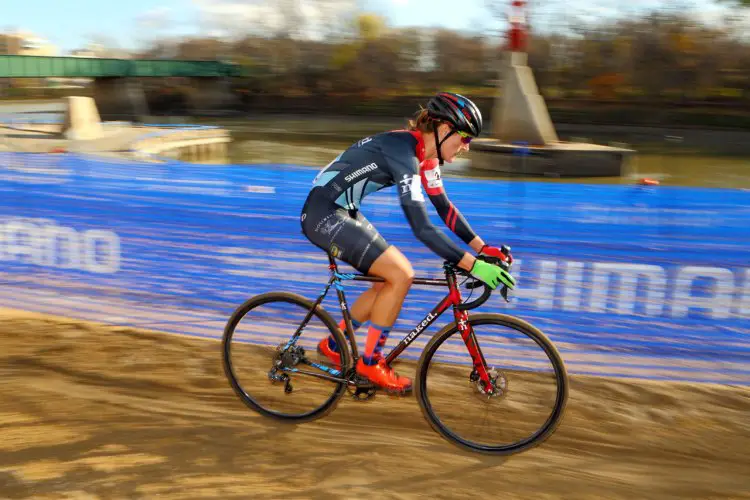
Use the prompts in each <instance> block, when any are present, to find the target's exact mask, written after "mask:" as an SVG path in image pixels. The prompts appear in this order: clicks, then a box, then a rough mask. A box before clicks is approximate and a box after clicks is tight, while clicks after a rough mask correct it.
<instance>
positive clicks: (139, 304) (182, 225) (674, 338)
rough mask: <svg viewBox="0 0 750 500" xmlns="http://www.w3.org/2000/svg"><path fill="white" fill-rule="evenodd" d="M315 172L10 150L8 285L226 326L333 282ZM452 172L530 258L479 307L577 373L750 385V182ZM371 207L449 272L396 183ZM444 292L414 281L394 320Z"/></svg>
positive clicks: (425, 265)
mask: <svg viewBox="0 0 750 500" xmlns="http://www.w3.org/2000/svg"><path fill="white" fill-rule="evenodd" d="M316 173H317V169H313V168H305V167H297V166H290V165H244V166H240V165H229V166H226V165H220V166H202V165H192V164H186V163H180V162H167V163H164V164H153V163H139V162H131V161H125V160H116V161H115V160H104V159H102V158H94V157H86V156H76V155H69V154H64V155H29V154H21V153H7V154H0V284H2V290H3V291H2V292H0V300H2V303H4V304H5V305H6V306H8V307H19V308H24V309H32V310H39V311H44V312H53V313H56V314H63V315H66V316H72V317H82V318H87V319H96V320H103V321H108V322H111V323H120V324H129V325H135V326H142V327H152V328H155V329H159V330H166V331H174V332H179V333H186V334H192V335H202V336H207V337H219V336H220V335H221V330H222V327H223V322H224V321H225V320H226V317H227V316H228V314H229V313H230V312H231V310H232V309H233V308H234V307H236V306H237V305H238V304H239V303H241V302H242V301H243V300H245V299H246V298H248V297H250V296H252V295H254V294H256V293H262V292H266V291H271V290H290V291H295V292H297V293H300V294H302V295H305V296H307V297H310V298H313V297H315V296H317V294H318V293H319V292H320V290H321V289H322V286H323V284H324V283H325V281H326V279H327V270H326V257H325V255H324V254H323V252H321V251H320V250H318V249H317V248H315V247H313V246H312V245H311V244H310V243H309V242H307V240H306V239H305V238H304V236H303V235H302V234H301V232H300V225H299V211H300V209H301V206H302V203H303V201H304V198H305V196H306V193H307V191H308V190H309V188H310V185H311V181H312V179H313V177H314V176H315V174H316ZM446 187H447V190H448V193H449V195H450V197H451V200H452V201H453V202H454V204H455V205H456V206H458V207H459V208H460V209H461V211H462V212H463V213H464V214H465V215H466V217H467V219H468V220H469V222H470V223H471V225H472V226H473V228H474V229H475V230H476V231H477V233H478V234H480V235H481V236H482V237H483V238H484V239H485V240H487V241H488V242H491V243H497V244H500V243H504V244H509V245H510V246H511V247H512V248H513V253H514V255H515V256H516V257H517V260H516V265H515V266H514V274H515V275H516V276H517V279H518V283H519V286H518V290H517V293H516V295H515V298H514V300H513V302H511V304H505V303H504V302H503V301H502V299H501V298H500V297H499V296H498V297H494V296H493V299H492V301H491V303H490V304H488V305H487V306H485V307H484V308H483V310H487V311H490V310H494V311H497V312H507V313H510V314H515V315H518V316H520V317H522V318H524V319H526V320H528V321H530V322H531V323H533V324H535V325H537V326H538V327H540V328H541V329H542V330H543V331H545V333H547V334H548V335H549V336H550V337H551V338H552V340H553V341H555V343H556V344H557V345H558V346H559V347H560V350H561V352H562V353H563V356H564V357H565V358H566V362H567V363H568V366H569V369H570V371H571V372H572V373H596V374H613V375H618V376H637V377H650V378H662V379H670V380H696V381H716V382H721V383H734V384H750V336H749V335H750V321H749V320H750V192H748V191H746V190H718V189H695V188H677V187H668V186H604V185H595V186H593V185H591V186H589V185H577V184H557V183H542V182H514V181H481V182H478V181H475V180H467V179H459V178H448V179H447V180H446ZM363 208H364V212H365V214H366V216H367V217H368V219H370V221H371V222H373V224H375V225H376V226H377V227H378V229H379V230H380V232H381V233H382V234H383V236H384V237H385V238H386V239H387V240H388V241H389V242H391V243H393V244H395V245H397V246H398V247H399V248H401V250H402V251H404V253H405V254H406V255H407V256H408V257H409V258H410V259H411V260H412V262H413V264H414V267H415V270H416V271H417V274H418V275H422V276H433V277H436V276H439V275H440V273H441V269H440V264H441V262H440V260H439V259H438V258H436V257H435V256H434V255H433V254H432V253H431V252H430V251H429V250H428V249H426V248H425V247H423V246H422V245H421V244H420V243H419V242H417V241H416V239H415V238H414V237H413V235H412V234H411V231H410V230H409V228H408V226H407V225H406V223H405V220H404V218H403V216H402V215H401V209H400V207H399V205H398V201H397V198H396V196H395V194H394V192H392V191H386V192H381V193H377V194H374V195H371V196H370V197H368V199H367V200H366V203H365V206H364V207H363ZM433 220H434V222H435V223H436V225H439V226H440V227H442V222H441V221H440V220H439V219H438V218H437V216H436V215H435V214H434V212H433ZM450 237H452V235H450ZM454 239H455V238H454ZM345 268H346V267H345ZM351 289H352V292H353V293H358V292H359V291H360V290H362V289H363V288H362V287H361V286H360V285H354V286H352V287H351ZM352 298H353V297H352ZM439 298H440V295H439V293H438V292H436V291H435V290H434V289H421V288H415V289H414V290H412V292H410V294H409V296H408V298H407V302H406V304H405V306H404V309H403V312H402V316H401V318H400V319H399V321H398V322H397V324H396V325H395V330H397V331H398V330H400V331H401V332H403V331H405V330H408V329H411V327H412V326H413V325H414V324H415V323H416V322H417V321H419V320H421V318H422V317H423V316H424V314H425V313H426V312H427V310H428V308H429V307H431V306H432V305H433V304H434V303H435V302H436V301H437V300H438V299H439ZM326 307H327V308H328V309H329V311H331V312H332V313H334V317H337V313H336V310H337V305H336V304H335V303H333V302H331V301H328V302H326ZM446 319H447V317H446ZM431 330H432V331H434V330H435V327H434V326H433V327H431ZM400 336H401V335H399V334H398V333H394V337H396V338H398V337H400ZM407 352H408V353H410V355H412V356H416V355H418V353H419V352H418V349H417V346H412V347H410V349H409V350H407Z"/></svg>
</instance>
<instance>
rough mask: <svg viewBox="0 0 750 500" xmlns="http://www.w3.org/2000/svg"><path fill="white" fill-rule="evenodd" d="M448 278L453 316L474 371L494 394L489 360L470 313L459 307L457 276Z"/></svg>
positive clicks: (459, 293) (459, 294) (451, 275)
mask: <svg viewBox="0 0 750 500" xmlns="http://www.w3.org/2000/svg"><path fill="white" fill-rule="evenodd" d="M447 278H448V286H449V287H450V300H451V302H452V303H453V316H454V318H455V319H456V325H458V331H459V332H460V333H461V338H462V339H463V340H464V344H466V349H467V350H468V351H469V355H470V356H471V360H472V363H473V365H474V373H476V374H477V375H478V377H479V380H480V381H481V382H482V384H483V385H484V387H485V389H486V390H487V392H488V394H492V392H493V391H494V387H493V386H492V384H493V381H492V379H491V377H490V374H489V368H488V367H487V361H486V360H485V359H484V354H482V349H481V347H479V342H477V336H476V334H475V333H474V329H473V328H472V327H471V324H470V323H469V313H468V312H466V311H464V310H461V309H459V307H458V306H459V305H460V304H461V292H460V291H459V289H458V285H457V283H456V276H455V274H453V273H448V276H447Z"/></svg>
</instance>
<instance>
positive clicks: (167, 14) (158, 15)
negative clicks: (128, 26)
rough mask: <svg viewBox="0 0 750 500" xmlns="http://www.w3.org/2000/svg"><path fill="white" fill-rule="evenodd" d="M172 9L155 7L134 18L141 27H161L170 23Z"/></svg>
mask: <svg viewBox="0 0 750 500" xmlns="http://www.w3.org/2000/svg"><path fill="white" fill-rule="evenodd" d="M171 17H172V9H170V8H169V7H157V8H155V9H151V10H148V11H146V12H144V13H143V14H141V15H139V16H138V17H137V18H136V22H137V23H138V25H139V26H141V27H142V28H162V27H166V26H169V25H170V24H171V21H172V19H171Z"/></svg>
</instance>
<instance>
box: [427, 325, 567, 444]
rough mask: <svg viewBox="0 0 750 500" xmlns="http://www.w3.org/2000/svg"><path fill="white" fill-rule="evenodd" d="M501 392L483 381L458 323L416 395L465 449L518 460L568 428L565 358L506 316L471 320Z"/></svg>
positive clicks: (445, 334) (433, 346)
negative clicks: (519, 455) (563, 425)
mask: <svg viewBox="0 0 750 500" xmlns="http://www.w3.org/2000/svg"><path fill="white" fill-rule="evenodd" d="M469 323H470V324H471V327H472V329H473V331H474V335H475V341H476V343H477V344H478V346H479V349H480V350H481V352H482V354H483V356H484V358H485V361H486V364H487V368H488V370H489V373H490V376H491V378H492V379H493V381H494V382H493V386H494V387H495V388H496V390H494V391H491V392H488V391H487V390H486V387H485V386H484V384H483V383H482V382H481V381H480V380H479V379H478V375H477V372H476V371H475V370H474V367H473V364H472V360H471V357H470V356H469V353H468V350H467V348H466V344H465V343H464V341H463V339H462V337H461V333H460V332H459V331H458V327H457V326H456V324H455V323H453V324H451V325H448V326H447V327H446V328H444V329H443V330H441V331H440V332H438V333H437V334H436V335H435V336H434V337H433V338H432V339H431V340H430V342H429V343H428V344H427V346H426V347H425V349H424V352H423V353H422V356H421V358H420V360H419V366H418V368H417V383H416V385H415V394H416V396H417V400H418V401H419V406H420V407H421V409H422V413H423V415H424V416H425V418H426V419H427V421H428V422H430V425H432V427H433V429H435V430H436V431H437V432H438V433H439V434H441V435H442V436H443V437H444V438H446V439H447V440H448V441H450V442H452V443H453V444H456V445H458V446H460V447H462V448H465V449H468V450H471V451H475V452H480V453H486V454H492V455H510V454H513V453H518V452H521V451H524V450H527V449H529V448H532V447H534V446H536V445H538V444H540V443H541V442H543V441H544V440H545V439H547V438H548V437H549V436H550V435H551V434H552V433H553V432H554V430H555V428H556V427H557V425H558V424H559V423H560V421H561V419H562V416H563V413H564V410H565V405H566V402H567V398H568V377H567V373H566V370H565V365H564V364H563V361H562V358H561V357H560V354H559V353H558V352H557V349H555V347H554V346H553V345H552V343H551V342H550V341H549V339H547V337H546V336H545V335H544V334H543V333H542V332H541V331H539V330H538V329H537V328H535V327H534V326H532V325H530V324H529V323H527V322H525V321H522V320H520V319H518V318H514V317H512V316H506V315H503V314H478V315H475V316H470V317H469Z"/></svg>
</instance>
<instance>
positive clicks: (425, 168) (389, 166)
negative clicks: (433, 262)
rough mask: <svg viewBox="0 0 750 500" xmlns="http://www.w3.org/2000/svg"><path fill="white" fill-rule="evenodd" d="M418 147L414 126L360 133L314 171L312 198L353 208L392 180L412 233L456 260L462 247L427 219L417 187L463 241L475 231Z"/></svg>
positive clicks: (421, 146) (420, 145) (436, 168)
mask: <svg viewBox="0 0 750 500" xmlns="http://www.w3.org/2000/svg"><path fill="white" fill-rule="evenodd" d="M424 151H425V148H424V142H423V141H422V135H421V134H420V133H419V132H414V131H393V132H385V133H382V134H378V135H374V136H372V137H366V138H364V139H362V140H360V141H358V142H357V143H355V144H353V145H352V146H351V147H349V148H348V149H347V150H346V151H344V152H343V153H341V154H340V155H339V156H338V157H337V158H336V159H335V160H334V161H332V162H331V163H330V164H329V165H328V166H326V167H325V168H324V169H323V170H321V171H320V173H319V174H318V175H317V176H316V177H315V180H314V181H313V184H314V185H315V188H313V189H314V191H316V193H315V198H316V199H317V200H326V201H328V202H330V203H331V204H332V205H334V206H338V207H341V208H345V209H347V210H350V211H356V210H359V207H360V205H361V203H362V200H363V199H364V198H365V197H366V196H367V195H368V194H370V193H374V192H376V191H379V190H381V189H384V188H387V187H391V186H397V190H398V196H399V200H400V202H401V207H402V208H403V210H404V214H405V215H406V219H407V221H408V222H409V225H410V226H411V228H412V230H413V232H414V234H415V236H416V237H417V238H418V239H419V240H420V241H421V242H422V243H424V244H425V245H426V246H427V247H428V248H430V249H431V250H432V251H433V252H435V253H436V254H438V255H439V256H440V257H442V258H443V259H445V260H447V261H449V262H452V263H454V264H455V263H458V261H460V260H461V258H462V257H463V255H464V253H465V252H464V251H463V250H461V249H460V248H459V247H458V246H457V245H455V244H454V243H453V242H452V241H451V240H450V239H448V238H447V237H446V236H445V234H443V233H442V232H441V231H440V230H438V229H437V228H436V227H435V226H434V225H433V224H432V222H431V221H430V219H429V217H428V215H427V211H426V209H425V204H424V202H425V198H424V194H423V192H422V188H423V187H424V189H425V191H426V193H427V195H428V197H429V198H430V201H431V202H432V204H433V205H434V206H435V208H436V210H437V212H438V215H440V217H441V218H442V219H443V221H444V222H445V223H446V225H447V226H448V228H449V229H451V231H453V232H454V233H455V234H456V235H457V236H458V237H459V238H461V239H462V240H463V241H464V242H465V243H467V244H468V243H470V242H471V241H472V240H473V239H474V238H475V237H476V233H474V231H473V230H472V229H471V227H470V226H469V224H468V223H467V222H466V220H465V219H464V217H463V216H462V215H461V214H460V212H459V211H458V210H457V209H456V207H455V206H454V205H453V204H452V203H451V202H450V200H449V199H448V196H447V195H446V193H445V189H444V187H443V182H442V178H441V174H440V168H439V166H438V161H437V160H427V161H425V160H424V154H425V152H424Z"/></svg>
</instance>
